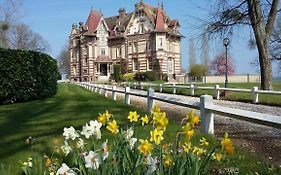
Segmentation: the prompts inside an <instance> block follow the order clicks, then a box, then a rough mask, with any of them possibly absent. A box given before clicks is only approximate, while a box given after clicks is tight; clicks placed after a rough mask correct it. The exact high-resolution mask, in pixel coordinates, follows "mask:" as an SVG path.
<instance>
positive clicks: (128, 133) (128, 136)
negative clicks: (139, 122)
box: [124, 127, 138, 150]
mask: <svg viewBox="0 0 281 175" xmlns="http://www.w3.org/2000/svg"><path fill="white" fill-rule="evenodd" d="M124 134H125V140H126V142H128V143H129V147H130V149H131V150H132V149H133V147H134V145H135V143H136V142H137V141H138V139H137V138H134V137H133V135H134V130H133V128H132V127H130V128H129V129H128V130H127V131H124Z"/></svg>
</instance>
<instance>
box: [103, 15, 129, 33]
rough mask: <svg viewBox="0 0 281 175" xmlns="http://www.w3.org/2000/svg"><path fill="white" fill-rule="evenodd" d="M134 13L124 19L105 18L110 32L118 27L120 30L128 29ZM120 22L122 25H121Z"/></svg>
mask: <svg viewBox="0 0 281 175" xmlns="http://www.w3.org/2000/svg"><path fill="white" fill-rule="evenodd" d="M132 15H133V13H127V14H126V16H125V17H124V18H120V17H119V15H118V16H112V17H108V18H105V19H104V20H105V22H106V24H107V26H108V28H109V29H110V30H113V29H114V28H115V27H116V26H117V27H118V28H119V30H121V31H124V30H125V29H126V27H127V26H128V24H129V22H130V19H131V17H132ZM119 22H120V25H119Z"/></svg>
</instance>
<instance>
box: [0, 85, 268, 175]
mask: <svg viewBox="0 0 281 175" xmlns="http://www.w3.org/2000/svg"><path fill="white" fill-rule="evenodd" d="M105 109H107V110H108V111H109V112H110V113H112V114H113V115H114V117H115V119H116V120H117V123H118V124H120V125H121V126H120V127H121V128H126V126H127V124H128V120H127V115H128V112H129V111H132V110H137V109H136V108H134V107H130V106H127V105H125V104H123V103H122V102H120V101H112V100H109V99H105V98H104V97H103V96H100V95H97V94H94V93H92V92H90V91H87V90H85V89H83V88H81V87H77V86H74V85H66V84H60V85H58V93H57V95H55V96H54V97H52V98H48V99H45V100H37V101H31V102H25V103H18V104H12V105H2V106H0V138H1V139H0V148H1V149H0V164H6V165H8V166H10V167H12V168H11V171H12V174H16V172H17V171H16V170H17V169H18V167H19V166H20V164H19V163H18V162H19V161H20V160H22V161H25V160H26V159H27V157H33V158H34V157H42V155H44V154H47V155H50V154H51V153H52V152H53V148H54V146H55V144H57V143H59V144H62V142H63V137H62V133H63V128H64V127H65V126H67V127H68V126H73V127H75V128H76V129H81V127H82V126H83V125H84V124H85V123H87V122H89V121H90V120H93V119H96V117H97V116H98V114H99V113H102V112H104V111H105ZM137 111H139V112H140V113H141V114H142V115H143V114H144V112H143V111H140V110H137ZM136 128H137V129H138V130H137V133H138V134H144V133H147V132H148V131H143V130H142V127H138V126H136ZM179 130H181V127H180V125H179V124H178V123H176V122H174V121H172V120H170V124H169V127H168V129H167V132H166V133H167V135H165V138H167V140H172V141H173V140H174V139H175V138H174V135H175V133H176V132H177V131H179ZM29 136H31V137H33V138H35V139H36V140H35V144H34V145H33V146H32V147H31V146H30V145H27V144H26V143H25V140H26V138H28V137H29ZM103 136H104V135H103ZM105 137H108V138H109V135H105ZM207 137H208V138H210V140H213V142H215V141H214V139H213V138H212V137H211V136H207ZM198 138H199V137H198ZM198 138H195V139H198ZM248 162H252V163H251V166H245V165H247V163H248ZM256 162H262V161H260V159H259V158H256V157H255V156H249V155H248V153H245V151H244V150H240V149H238V153H237V154H235V155H234V156H232V157H231V158H229V159H227V161H225V162H223V163H222V164H219V165H213V166H214V167H230V166H231V167H233V166H235V167H238V168H239V169H240V172H252V171H257V172H260V173H261V174H267V173H268V172H270V171H271V170H270V168H271V165H267V164H266V163H260V164H257V163H256ZM249 167H250V168H249ZM0 174H1V166H0Z"/></svg>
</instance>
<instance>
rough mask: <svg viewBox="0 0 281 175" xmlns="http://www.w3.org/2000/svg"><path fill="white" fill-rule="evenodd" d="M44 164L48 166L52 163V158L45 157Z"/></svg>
mask: <svg viewBox="0 0 281 175" xmlns="http://www.w3.org/2000/svg"><path fill="white" fill-rule="evenodd" d="M45 165H46V167H50V166H51V165H52V160H51V159H50V158H47V159H46V162H45Z"/></svg>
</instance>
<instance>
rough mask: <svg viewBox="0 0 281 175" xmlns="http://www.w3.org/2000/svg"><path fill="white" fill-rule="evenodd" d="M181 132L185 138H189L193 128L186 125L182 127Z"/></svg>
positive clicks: (188, 124) (192, 133)
mask: <svg viewBox="0 0 281 175" xmlns="http://www.w3.org/2000/svg"><path fill="white" fill-rule="evenodd" d="M182 130H183V132H184V134H185V135H186V137H187V138H189V139H190V138H191V137H193V135H194V129H193V127H192V126H191V125H190V123H187V124H186V125H185V126H183V127H182Z"/></svg>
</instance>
